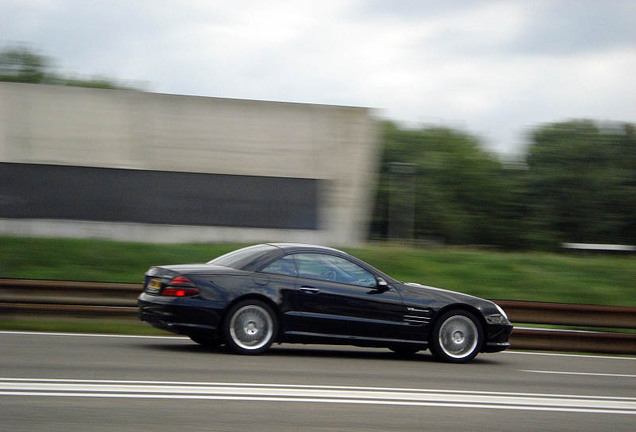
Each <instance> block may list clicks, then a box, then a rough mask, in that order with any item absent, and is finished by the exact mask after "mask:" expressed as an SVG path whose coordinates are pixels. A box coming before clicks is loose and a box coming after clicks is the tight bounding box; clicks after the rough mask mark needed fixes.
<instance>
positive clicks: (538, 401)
mask: <svg viewBox="0 0 636 432" xmlns="http://www.w3.org/2000/svg"><path fill="white" fill-rule="evenodd" d="M0 396H12V397H35V396H39V397H80V398H82V397H83V398H138V399H175V400H176V399H198V400H228V401H268V402H303V403H304V402H308V403H338V404H376V405H403V406H429V407H456V408H477V409H503V410H525V411H558V412H578V413H593V414H623V415H635V414H636V398H620V397H605V396H576V395H557V394H553V395H551V394H532V393H498V392H479V391H457V390H422V389H405V388H382V387H338V386H319V385H310V386H304V385H285V384H251V383H197V382H157V381H106V380H62V379H33V378H0Z"/></svg>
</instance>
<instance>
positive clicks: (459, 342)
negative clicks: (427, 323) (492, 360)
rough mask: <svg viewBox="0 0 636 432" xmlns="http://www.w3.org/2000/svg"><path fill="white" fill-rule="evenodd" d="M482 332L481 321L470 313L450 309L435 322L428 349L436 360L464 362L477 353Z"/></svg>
mask: <svg viewBox="0 0 636 432" xmlns="http://www.w3.org/2000/svg"><path fill="white" fill-rule="evenodd" d="M483 334H484V332H483V329H482V326H481V323H480V322H479V320H477V318H476V317H475V316H474V315H473V314H472V313H470V312H468V311H465V310H451V311H448V312H445V313H444V314H442V316H440V317H439V319H438V320H437V321H436V322H435V326H434V327H433V332H432V335H431V338H432V340H431V342H430V349H431V352H432V353H433V355H434V356H435V358H437V359H438V360H442V361H445V362H449V363H466V362H468V361H470V360H472V359H474V358H475V356H477V354H478V353H479V350H480V349H481V345H482V343H483V337H484V336H483Z"/></svg>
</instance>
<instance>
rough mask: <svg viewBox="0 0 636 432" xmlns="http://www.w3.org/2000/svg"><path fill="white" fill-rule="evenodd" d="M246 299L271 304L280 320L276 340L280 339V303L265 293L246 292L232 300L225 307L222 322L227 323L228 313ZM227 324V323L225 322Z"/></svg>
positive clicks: (279, 320)
mask: <svg viewBox="0 0 636 432" xmlns="http://www.w3.org/2000/svg"><path fill="white" fill-rule="evenodd" d="M246 300H258V301H260V302H263V303H265V304H266V305H267V306H269V307H270V308H271V309H272V310H273V311H274V314H275V315H276V320H277V321H278V331H277V334H276V341H278V340H279V339H280V335H281V334H282V333H281V331H282V330H281V329H282V327H283V326H282V314H281V312H280V307H279V306H278V304H276V302H275V301H274V300H272V299H271V298H270V297H268V296H266V295H263V294H258V293H249V294H245V295H242V296H240V297H237V298H235V299H234V300H232V301H231V302H230V303H228V305H227V306H226V307H225V310H224V311H223V316H222V317H221V323H225V321H226V317H227V314H228V313H229V312H230V310H232V308H233V307H234V306H235V305H236V304H238V303H241V302H244V301H246ZM223 325H225V324H223Z"/></svg>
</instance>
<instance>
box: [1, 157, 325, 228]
mask: <svg viewBox="0 0 636 432" xmlns="http://www.w3.org/2000/svg"><path fill="white" fill-rule="evenodd" d="M318 183H319V180H315V179H298V178H286V177H257V176H238V175H221V174H197V173H183V172H165V171H143V170H127V169H111V168H91V167H77V166H61V165H38V164H16V163H0V217H3V218H28V219H73V220H88V221H108V222H141V223H154V224H174V225H206V226H233V227H253V228H280V229H317V228H318V227H317V224H318V222H317V212H318V204H317V203H318Z"/></svg>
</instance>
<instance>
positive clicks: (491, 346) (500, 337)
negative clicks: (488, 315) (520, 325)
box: [482, 323, 514, 353]
mask: <svg viewBox="0 0 636 432" xmlns="http://www.w3.org/2000/svg"><path fill="white" fill-rule="evenodd" d="M513 327H514V326H513V325H512V324H511V323H508V324H493V325H490V326H488V327H487V336H486V343H484V346H483V348H482V352H486V353H493V352H499V351H504V350H507V349H508V348H510V342H509V340H510V335H511V334H512V329H513Z"/></svg>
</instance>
